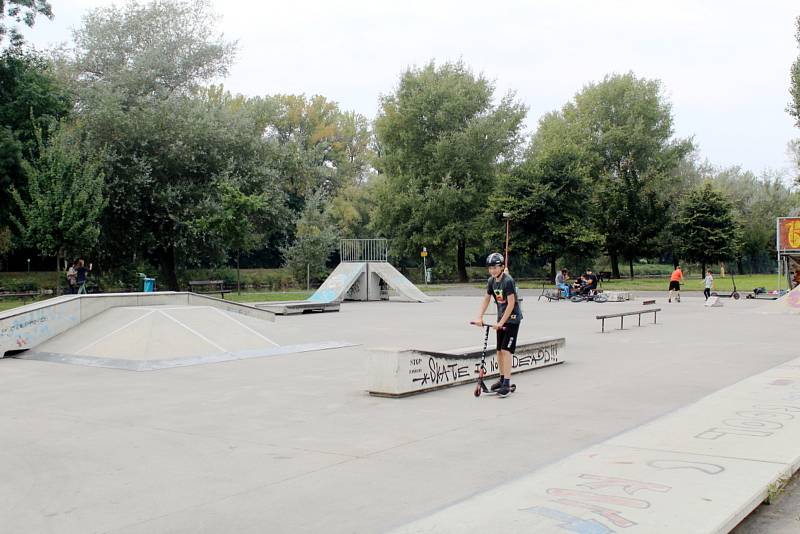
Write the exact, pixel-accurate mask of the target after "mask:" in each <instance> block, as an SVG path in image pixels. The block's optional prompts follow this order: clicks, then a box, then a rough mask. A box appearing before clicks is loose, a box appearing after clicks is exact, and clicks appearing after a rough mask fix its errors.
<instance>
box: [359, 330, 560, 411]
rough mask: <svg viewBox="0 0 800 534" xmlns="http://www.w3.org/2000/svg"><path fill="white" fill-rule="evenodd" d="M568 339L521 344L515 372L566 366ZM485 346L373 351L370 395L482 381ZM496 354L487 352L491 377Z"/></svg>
mask: <svg viewBox="0 0 800 534" xmlns="http://www.w3.org/2000/svg"><path fill="white" fill-rule="evenodd" d="M565 344H566V340H565V339H564V338H563V337H561V338H545V339H540V340H538V341H535V342H532V343H524V344H520V345H517V350H516V354H514V360H513V372H514V373H521V372H524V371H532V370H534V369H540V368H542V367H549V366H551V365H556V364H559V363H563V361H564V359H563V358H564V357H563V352H564V346H565ZM481 349H482V347H466V348H461V349H451V350H447V351H443V352H436V351H428V350H419V349H405V350H403V349H371V350H370V354H369V356H368V363H367V369H368V373H369V376H368V380H369V387H368V392H369V394H370V395H375V396H378V397H406V396H408V395H414V394H417V393H424V392H427V391H434V390H437V389H441V388H446V387H451V386H457V385H460V384H466V383H469V382H475V381H476V380H477V379H478V370H479V369H480V364H481V352H482V351H481ZM496 356H497V355H496V352H495V351H494V350H493V349H492V350H487V353H486V369H487V373H488V375H487V376H489V377H492V376H498V369H499V368H498V365H497V357H496Z"/></svg>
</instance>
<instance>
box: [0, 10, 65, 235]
mask: <svg viewBox="0 0 800 534" xmlns="http://www.w3.org/2000/svg"><path fill="white" fill-rule="evenodd" d="M0 5H1V4H0ZM71 106H72V101H71V98H70V97H69V95H68V91H67V89H66V88H65V87H63V86H61V84H60V83H58V82H57V81H56V80H55V78H54V76H53V74H52V72H51V65H50V64H49V62H48V61H47V60H46V59H45V58H43V57H42V56H39V55H37V54H35V53H33V52H27V51H25V50H23V49H20V48H10V49H7V50H4V51H3V52H2V53H0V225H2V224H8V223H9V220H8V217H7V214H9V213H10V212H11V208H12V206H13V201H12V199H11V195H10V193H9V192H10V191H11V188H12V187H13V188H15V189H17V190H18V191H20V192H21V193H24V192H25V188H26V179H25V176H24V173H23V171H22V162H23V161H32V160H35V159H36V157H37V156H38V151H39V141H38V140H37V135H42V136H43V139H42V140H43V141H44V142H45V143H46V142H47V135H48V133H49V131H50V129H51V126H53V125H54V124H55V123H57V122H58V121H59V120H60V119H61V118H63V117H66V116H67V115H68V114H69V112H70V108H71ZM37 132H38V134H37Z"/></svg>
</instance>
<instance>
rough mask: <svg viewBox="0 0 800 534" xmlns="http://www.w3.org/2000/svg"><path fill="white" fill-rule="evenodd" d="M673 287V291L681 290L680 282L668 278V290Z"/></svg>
mask: <svg viewBox="0 0 800 534" xmlns="http://www.w3.org/2000/svg"><path fill="white" fill-rule="evenodd" d="M673 289H674V290H675V291H680V290H681V283H680V282H678V281H677V280H670V281H669V290H670V291H672V290H673Z"/></svg>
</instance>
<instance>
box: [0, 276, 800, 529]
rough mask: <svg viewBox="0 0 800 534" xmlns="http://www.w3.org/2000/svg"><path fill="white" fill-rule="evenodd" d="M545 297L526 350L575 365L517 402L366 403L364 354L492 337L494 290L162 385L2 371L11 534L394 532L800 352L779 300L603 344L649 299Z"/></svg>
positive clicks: (352, 307)
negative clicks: (483, 299)
mask: <svg viewBox="0 0 800 534" xmlns="http://www.w3.org/2000/svg"><path fill="white" fill-rule="evenodd" d="M477 293H478V295H480V294H481V291H480V290H478V291H477ZM538 293H539V292H538V291H533V290H531V291H526V292H524V295H525V297H526V298H525V301H524V315H525V320H524V322H523V327H522V330H521V333H520V342H525V341H527V340H533V339H536V338H538V337H541V336H564V337H566V338H567V346H566V349H565V351H564V353H563V356H564V358H565V360H566V363H565V364H563V365H559V366H556V367H553V368H547V369H542V370H538V371H533V372H530V373H525V374H521V375H519V376H518V377H516V379H515V382H516V383H517V384H518V390H517V392H516V393H515V394H514V395H512V396H511V397H510V398H506V399H499V398H496V397H485V398H484V397H482V398H479V399H476V398H474V397H473V396H472V388H471V387H469V386H464V387H456V388H450V389H445V390H441V391H437V392H433V393H427V394H423V395H418V396H414V397H409V398H404V399H386V398H376V397H370V396H369V395H367V394H365V393H364V389H365V383H366V376H365V371H364V360H365V354H366V347H378V346H379V347H400V348H428V349H440V350H441V349H447V348H451V347H464V346H465V345H470V344H474V345H478V344H480V342H481V341H482V332H481V330H479V329H477V328H475V327H470V326H469V325H468V324H467V323H468V321H469V320H470V319H472V318H474V315H475V311H476V310H477V307H478V303H479V300H480V297H479V296H467V297H442V298H441V300H440V302H436V303H428V304H410V303H399V302H375V303H345V304H344V305H343V306H342V308H341V312H338V313H327V314H316V315H303V316H290V317H280V318H278V319H277V322H276V323H275V324H273V325H270V333H271V339H276V340H277V341H279V342H280V343H281V344H290V343H306V342H312V341H320V342H324V341H331V340H338V341H349V342H354V343H360V344H361V346H360V347H350V348H342V349H335V350H326V351H318V352H305V353H299V354H285V355H279V356H271V357H265V358H253V359H247V360H239V361H229V362H225V363H217V364H207V365H195V366H187V367H180V368H173V369H163V370H158V371H149V372H133V371H125V370H121V369H105V368H97V367H85V366H79V365H67V364H60V363H53V362H45V361H30V360H18V359H9V358H6V359H3V360H0V443H1V444H2V446H1V447H0V466H2V473H3V476H2V477H0V525H3V528H2V530H3V531H8V532H59V533H71V532H75V533H84V532H108V533H153V532H158V533H160V532H187V533H188V532H265V531H269V532H288V531H292V532H321V531H325V532H334V533H335V532H383V531H386V530H389V529H391V528H393V527H397V526H399V525H403V524H405V523H407V522H409V521H412V520H414V519H417V518H420V517H424V516H426V515H428V514H430V513H431V512H434V511H436V510H438V509H440V508H442V507H444V506H446V505H448V504H451V503H453V502H456V501H459V500H463V499H465V498H467V497H469V496H471V495H474V494H477V493H480V492H483V491H486V490H488V489H490V488H493V487H496V486H498V485H501V484H503V483H505V482H507V481H509V480H511V479H514V478H516V477H518V476H519V475H521V474H525V473H529V472H531V471H534V470H536V469H539V468H541V467H543V466H546V465H548V464H551V463H553V462H555V461H557V460H559V459H561V458H563V457H565V456H568V455H570V454H572V453H574V452H576V451H579V450H582V449H584V448H586V447H588V446H590V445H592V444H594V443H598V442H600V441H603V440H605V439H608V438H609V437H612V436H614V435H616V434H618V433H620V432H623V431H625V430H628V429H631V428H634V427H636V426H639V425H641V424H643V423H645V422H647V421H650V420H652V419H654V418H656V417H659V416H661V415H663V414H665V413H668V412H670V411H672V410H675V409H677V408H679V407H682V406H685V405H686V404H689V403H692V402H695V401H697V400H698V399H700V398H702V397H704V396H706V395H708V394H710V393H712V392H714V391H716V390H718V389H720V388H722V387H725V386H728V385H730V384H733V383H735V382H737V381H739V380H741V379H744V378H746V377H749V376H751V375H753V374H756V373H758V372H761V371H764V370H766V369H769V368H771V367H773V366H775V365H778V364H780V363H783V362H786V361H788V360H791V359H794V358H797V357H798V356H800V354H799V353H798V344H797V342H796V332H797V331H798V329H797V321H798V316H792V315H783V314H777V315H773V314H765V313H763V311H765V310H766V309H767V308H766V306H767V305H768V304H769V303H765V302H753V301H746V300H740V301H728V300H726V301H725V306H724V307H722V308H705V307H703V299H702V296H700V295H699V294H698V295H689V294H684V298H683V302H681V303H679V304H676V303H672V304H667V303H666V302H665V300H664V299H663V298H659V297H657V299H658V303H657V305H660V306H661V307H662V308H663V311H662V312H661V313H659V316H658V324H656V325H653V324H651V322H652V321H651V319H649V318H645V319H644V320H643V326H642V327H633V326H631V327H628V326H627V325H626V329H625V330H624V331H616V330H611V332H609V333H606V334H600V324H599V321H597V320H595V319H594V316H595V315H596V314H598V313H613V312H614V311H620V310H630V309H639V308H641V307H642V305H641V302H640V301H639V302H637V301H632V302H626V303H606V304H595V303H571V302H553V303H547V302H545V301H541V302H539V301H537V300H536V295H538ZM634 322H635V321H633V320H631V321H630V323H629V324H630V325H633V324H634ZM276 326H277V328H276ZM606 326H607V330H608V329H609V328H608V327H609V326H611V327H612V328H613V327H615V326H616V325H615V324H613V323H612V324H610V325H609V324H608V323H607V325H606ZM219 328H221V329H223V331H224V326H222V325H220V326H219ZM272 335H274V336H275V337H274V338H273V337H272ZM773 506H775V505H773ZM795 512H796V509H795V511H794V512H792V513H795ZM487 513H488V512H487ZM779 515H781V517H779V518H778V519H785V517H784V516H785V515H786V514H779ZM789 515H791V514H789ZM501 520H502V518H498V521H499V522H501ZM767 525H769V523H767ZM740 528H742V527H740ZM754 528H762V527H754ZM763 528H764V530H758V529H756V530H749V531H746V532H773V530H770V528H771V527H769V526H766V527H763Z"/></svg>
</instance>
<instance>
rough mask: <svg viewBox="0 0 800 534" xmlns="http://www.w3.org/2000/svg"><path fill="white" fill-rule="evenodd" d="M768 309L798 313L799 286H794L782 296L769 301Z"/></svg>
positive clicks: (799, 311) (799, 310)
mask: <svg viewBox="0 0 800 534" xmlns="http://www.w3.org/2000/svg"><path fill="white" fill-rule="evenodd" d="M769 306H770V311H772V312H780V313H796V314H800V286H797V287H795V288H794V289H792V290H791V291H789V292H788V293H786V294H785V295H784V296H782V297H781V298H779V299H778V300H776V301H774V302H770V303H769Z"/></svg>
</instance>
